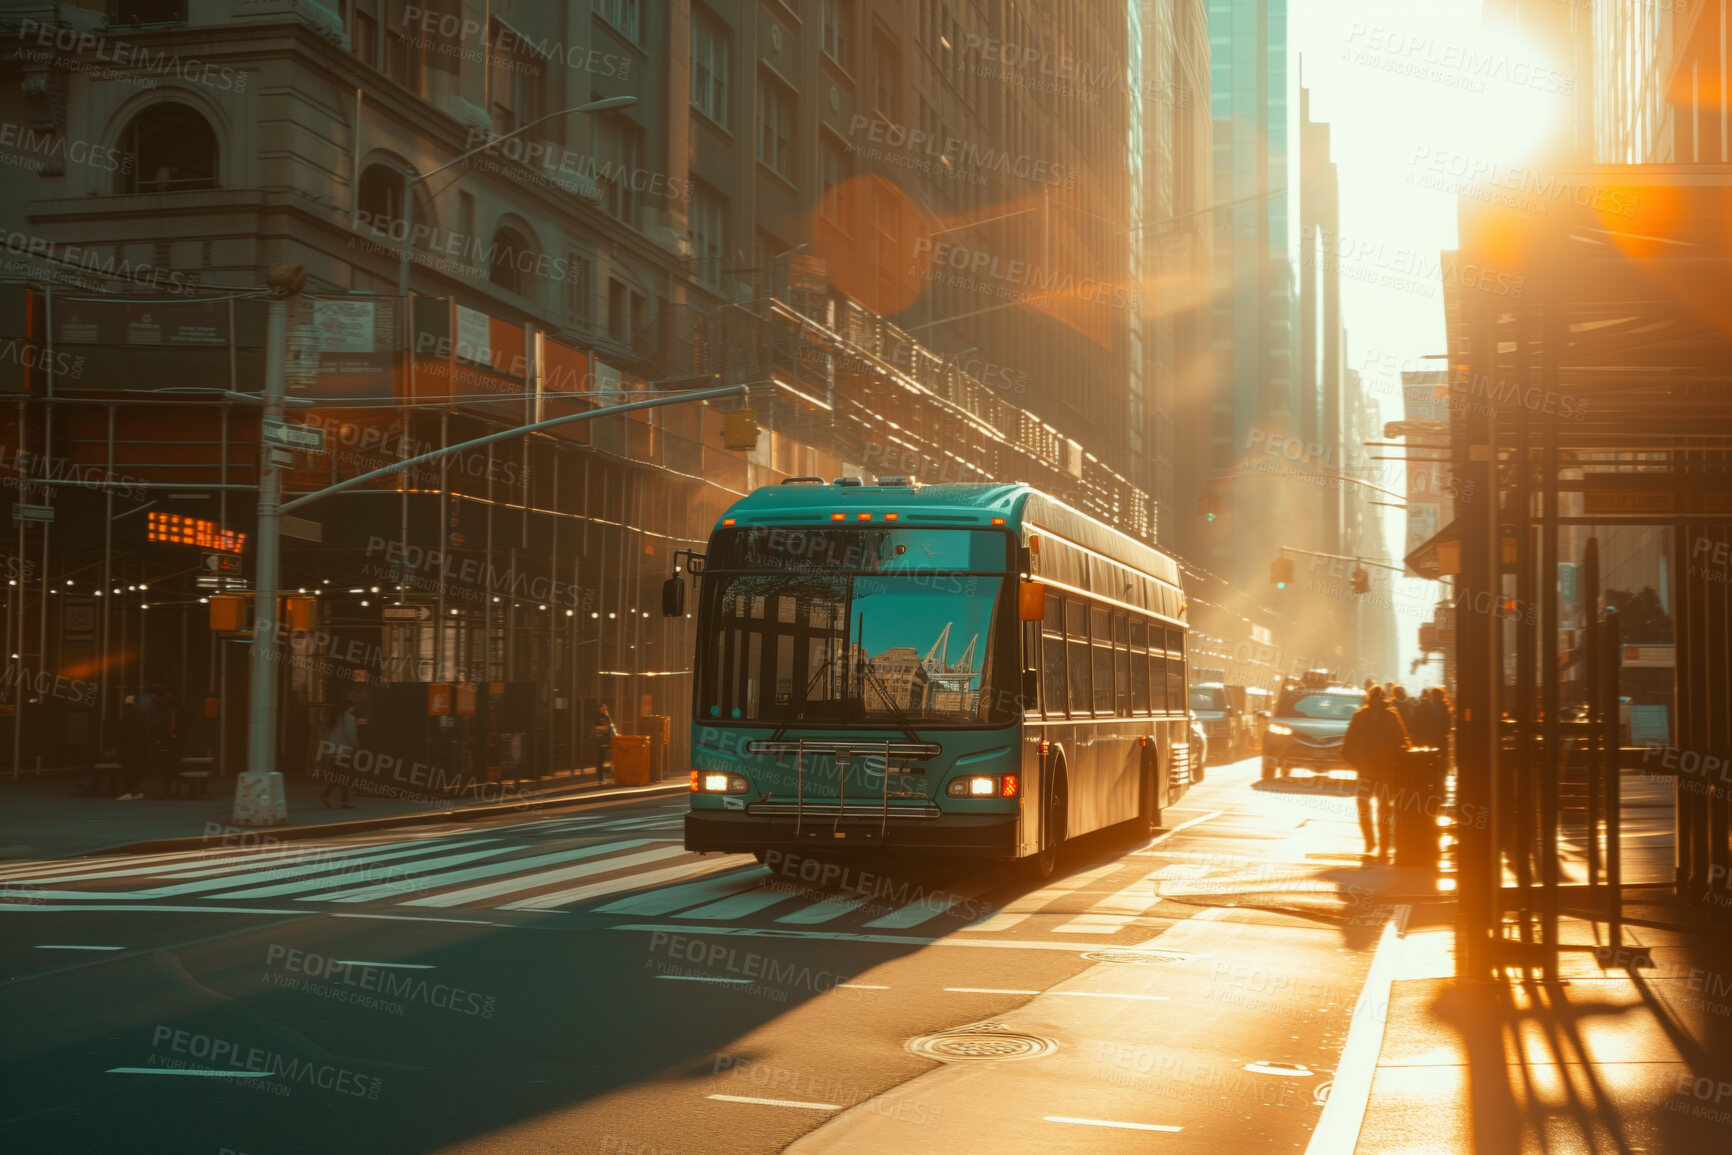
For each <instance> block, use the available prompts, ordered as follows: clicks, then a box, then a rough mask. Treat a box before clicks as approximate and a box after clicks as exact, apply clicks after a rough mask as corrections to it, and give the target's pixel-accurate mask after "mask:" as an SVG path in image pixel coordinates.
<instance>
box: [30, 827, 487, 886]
mask: <svg viewBox="0 0 1732 1155" xmlns="http://www.w3.org/2000/svg"><path fill="white" fill-rule="evenodd" d="M453 837H455V835H454V834H441V835H439V836H438V839H437V840H435V839H431V838H423V839H416V840H414V842H412V843H411V842H405V841H403V840H402V839H400V838H399V839H394V840H393V839H384V840H380V839H372V840H369V841H367V842H360V843H352V844H346V845H343V846H341V847H336V846H332V845H330V844H324V845H321V844H319V843H313V842H308V843H299V844H296V845H293V846H285V847H280V848H275V849H259V850H248V851H237V852H234V853H232V854H218V855H213V854H212V853H211V852H210V851H207V850H199V851H189V852H187V853H184V854H172V855H160V854H151V855H133V856H129V857H126V858H111V859H107V860H105V861H103V862H100V863H91V864H88V865H85V866H80V867H77V868H65V867H62V868H59V869H47V870H44V871H43V872H41V873H38V874H34V875H32V876H30V877H29V878H28V879H27V881H29V882H30V883H32V884H42V883H48V882H83V881H85V880H87V879H92V878H124V877H128V876H135V877H140V878H198V877H203V876H208V875H215V874H222V873H225V872H239V871H245V870H251V869H255V868H257V867H258V866H259V865H260V864H263V863H269V862H280V861H282V860H284V859H294V858H302V857H307V856H309V855H312V856H314V857H319V856H323V855H334V856H342V855H350V854H360V853H363V852H368V851H373V850H380V849H388V848H390V847H394V846H409V845H419V846H422V847H426V846H428V845H429V844H431V843H435V842H444V841H445V840H448V839H450V838H453ZM471 841H472V840H471ZM0 881H3V880H0Z"/></svg>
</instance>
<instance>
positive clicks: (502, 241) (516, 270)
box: [488, 225, 535, 297]
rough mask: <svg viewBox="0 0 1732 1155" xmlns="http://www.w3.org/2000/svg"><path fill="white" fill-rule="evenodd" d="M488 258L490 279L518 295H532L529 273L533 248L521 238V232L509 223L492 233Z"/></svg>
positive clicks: (533, 260) (533, 263)
mask: <svg viewBox="0 0 1732 1155" xmlns="http://www.w3.org/2000/svg"><path fill="white" fill-rule="evenodd" d="M488 259H489V261H490V262H491V264H492V266H493V268H492V270H491V272H490V273H489V274H488V279H489V280H490V281H492V282H493V283H494V284H496V285H498V286H499V287H500V288H502V289H510V290H511V291H512V292H513V293H516V294H517V295H518V296H520V297H528V296H531V295H532V294H531V292H530V273H531V272H532V271H533V270H534V268H535V250H534V249H532V248H531V247H530V245H529V242H528V241H526V240H524V239H523V234H522V233H520V232H518V231H517V230H516V229H514V228H512V227H511V226H509V225H506V226H504V227H502V228H501V229H500V230H499V231H498V232H496V233H494V234H493V248H492V249H491V250H490V252H489V254H488Z"/></svg>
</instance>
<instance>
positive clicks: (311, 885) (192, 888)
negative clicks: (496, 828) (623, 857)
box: [57, 838, 510, 898]
mask: <svg viewBox="0 0 1732 1155" xmlns="http://www.w3.org/2000/svg"><path fill="white" fill-rule="evenodd" d="M498 841H499V839H497V838H478V839H471V840H470V841H468V842H448V843H446V844H445V845H443V846H440V847H428V846H417V847H413V848H411V849H409V850H391V851H381V852H369V853H365V854H355V855H352V856H343V857H337V858H331V859H328V860H326V861H323V862H308V863H305V864H296V863H293V862H291V861H286V860H279V862H278V863H273V864H270V865H268V866H267V867H265V868H264V869H262V870H247V871H244V872H241V873H230V874H225V875H224V876H223V877H221V878H211V879H203V880H201V881H198V882H182V883H177V884H175V885H173V886H156V887H151V888H150V889H148V890H135V891H131V892H129V894H128V896H129V897H132V898H178V897H180V896H181V895H185V894H206V893H214V892H220V893H217V894H216V897H218V898H276V897H278V896H279V895H284V894H297V893H299V892H301V891H304V890H331V889H335V888H338V887H342V886H352V885H354V883H355V881H356V880H355V879H353V878H349V879H345V878H343V875H345V874H349V873H351V872H352V871H354V870H356V869H357V868H365V869H367V870H368V871H370V870H371V868H372V867H374V866H376V865H378V864H379V863H382V862H386V861H389V860H391V859H394V858H408V857H410V856H412V855H417V854H425V853H426V852H427V851H428V850H434V849H437V850H454V849H456V848H457V847H459V846H484V845H486V844H488V843H492V842H498ZM509 849H510V847H509V846H496V847H494V848H493V849H491V850H486V851H474V852H471V854H472V855H475V856H484V855H487V854H503V853H505V851H507V850H509ZM297 866H299V867H300V869H298V870H297ZM401 866H402V864H401V863H399V864H398V865H396V866H392V867H389V868H388V869H389V870H397V869H400V868H401ZM225 869H226V870H233V868H232V867H229V868H225ZM201 873H203V872H201ZM285 874H289V875H293V876H294V877H293V879H292V880H291V881H289V882H278V883H275V884H266V885H253V884H255V883H263V882H265V880H267V879H280V878H282V877H283V876H284V875H285ZM237 888H238V889H237ZM57 893H61V894H66V893H68V892H66V891H59V892H57ZM95 893H96V895H99V896H100V897H105V898H106V897H110V896H112V895H113V894H114V892H112V891H103V892H95ZM87 896H89V895H88V893H87Z"/></svg>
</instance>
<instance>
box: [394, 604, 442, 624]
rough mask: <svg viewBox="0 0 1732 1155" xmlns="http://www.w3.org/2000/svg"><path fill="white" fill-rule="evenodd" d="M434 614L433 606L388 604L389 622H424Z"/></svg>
mask: <svg viewBox="0 0 1732 1155" xmlns="http://www.w3.org/2000/svg"><path fill="white" fill-rule="evenodd" d="M432 616H433V609H432V607H431V606H386V607H385V620H386V621H388V622H424V621H426V620H428V619H429V618H431V617H432Z"/></svg>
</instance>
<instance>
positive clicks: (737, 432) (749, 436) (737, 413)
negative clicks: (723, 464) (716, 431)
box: [722, 409, 758, 452]
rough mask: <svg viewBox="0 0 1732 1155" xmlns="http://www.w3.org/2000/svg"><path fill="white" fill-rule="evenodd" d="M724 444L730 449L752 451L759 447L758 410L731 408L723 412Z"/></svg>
mask: <svg viewBox="0 0 1732 1155" xmlns="http://www.w3.org/2000/svg"><path fill="white" fill-rule="evenodd" d="M722 444H723V445H724V446H726V447H727V448H729V449H736V450H746V451H748V452H749V451H751V450H753V449H756V448H757V447H758V411H757V410H756V409H730V410H728V411H727V412H726V413H724V414H722Z"/></svg>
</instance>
